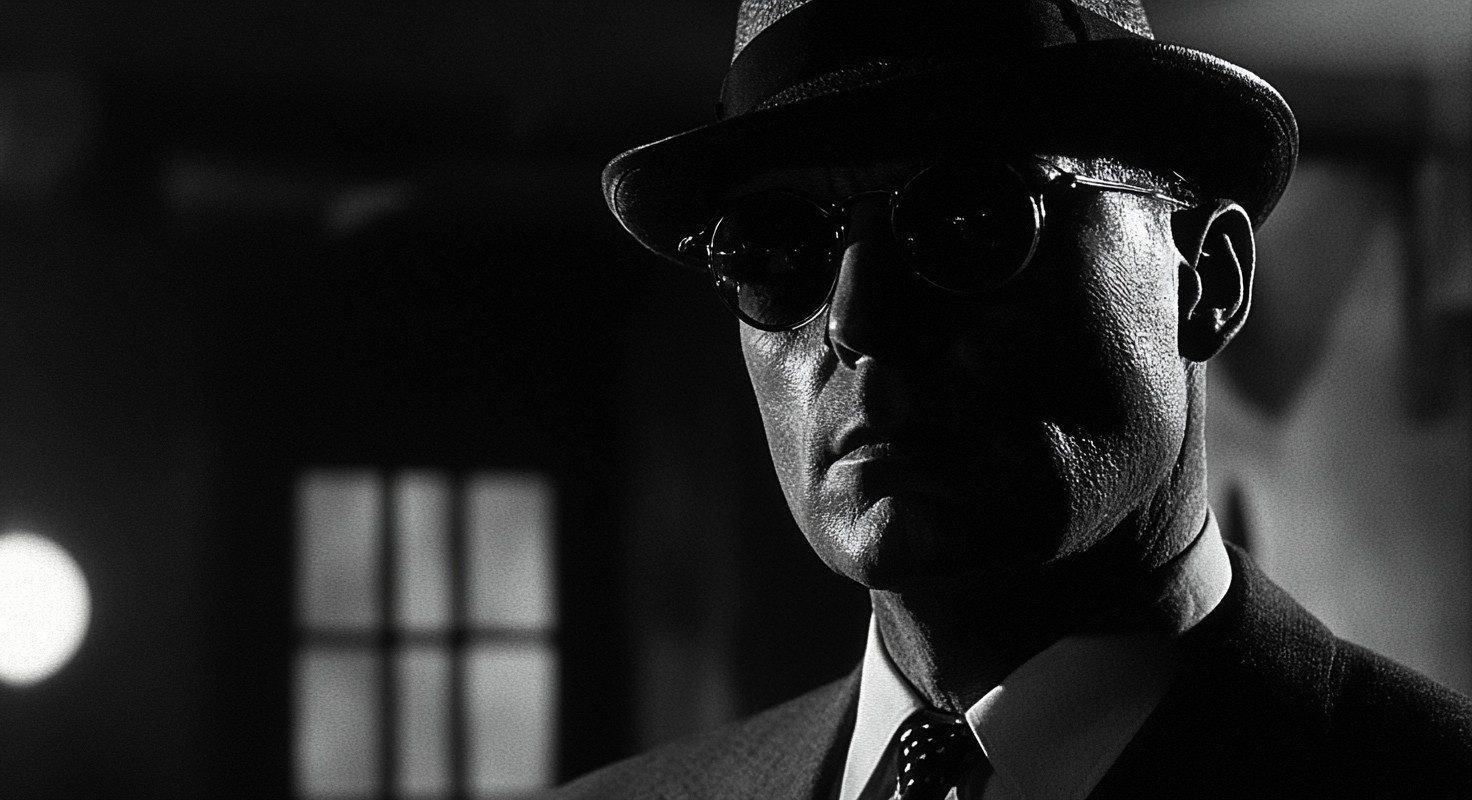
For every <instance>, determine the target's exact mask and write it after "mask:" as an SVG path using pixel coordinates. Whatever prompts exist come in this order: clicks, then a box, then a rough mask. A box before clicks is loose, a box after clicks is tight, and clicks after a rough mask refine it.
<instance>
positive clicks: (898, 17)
mask: <svg viewBox="0 0 1472 800" xmlns="http://www.w3.org/2000/svg"><path fill="white" fill-rule="evenodd" d="M1009 148H1015V149H1016V150H1015V151H1017V152H1021V151H1027V152H1058V153H1066V154H1069V155H1075V156H1080V157H1088V156H1112V157H1116V158H1123V159H1126V160H1129V161H1130V162H1131V163H1135V164H1139V165H1141V166H1145V167H1150V168H1155V169H1161V170H1163V171H1165V172H1167V173H1169V172H1176V173H1178V174H1180V175H1181V176H1183V177H1185V178H1186V179H1187V180H1189V181H1190V182H1191V183H1192V184H1194V185H1195V186H1197V187H1199V188H1200V189H1201V191H1203V192H1204V193H1206V194H1208V195H1210V196H1213V197H1224V198H1228V199H1232V200H1235V201H1237V202H1238V203H1240V204H1241V205H1242V206H1243V207H1244V208H1245V209H1246V210H1247V212H1248V214H1249V215H1250V216H1251V217H1252V219H1253V222H1254V224H1261V223H1262V221H1263V220H1264V219H1265V218H1266V217H1267V215H1268V213H1269V212H1270V211H1271V210H1272V208H1273V206H1274V204H1275V203H1277V201H1278V198H1279V197H1280V196H1281V195H1282V193H1283V189H1284V188H1285V186H1286V185H1287V183H1288V179H1289V176H1290V175H1291V174H1292V171H1293V166H1294V162H1295V161H1296V159H1297V152H1298V129H1297V125H1296V123H1295V122H1294V119H1293V113H1292V111H1290V110H1289V108H1288V104H1287V103H1286V102H1284V100H1283V98H1282V97H1281V96H1280V95H1279V94H1278V92H1277V91H1276V90H1274V89H1273V87H1272V86H1270V85H1268V83H1267V82H1266V81H1264V80H1263V79H1261V78H1259V77H1258V76H1256V75H1254V74H1252V73H1251V72H1249V71H1247V70H1245V69H1243V68H1241V67H1239V66H1237V65H1235V64H1232V63H1230V62H1228V61H1225V60H1223V59H1221V58H1218V57H1216V56H1213V55H1210V54H1208V53H1204V52H1201V51H1199V50H1195V49H1192V48H1189V47H1183V46H1181V45H1176V44H1169V43H1166V42H1161V41H1156V40H1155V38H1154V35H1153V34H1152V33H1151V31H1150V27H1149V23H1148V22H1147V21H1146V18H1145V12H1144V9H1143V8H1142V6H1141V4H1140V2H1139V0H743V2H742V3H741V7H740V10H739V12H738V16H737V24H736V46H735V52H734V55H733V57H732V61H731V65H730V68H729V70H728V71H727V73H726V78H725V81H724V83H723V84H722V86H721V93H720V97H719V100H718V102H717V104H716V120H715V121H714V122H711V123H709V124H706V125H703V126H701V127H699V128H695V129H693V130H689V131H685V132H683V133H679V134H676V135H674V136H671V137H668V138H666V139H661V140H660V141H657V142H653V143H651V144H646V145H644V146H642V147H636V148H634V149H633V150H629V151H627V152H625V153H623V154H621V155H619V156H618V157H617V158H615V159H613V161H612V162H610V163H609V164H608V166H607V167H605V168H604V170H603V191H604V197H605V199H606V200H607V202H608V205H609V208H611V209H612V210H613V213H614V215H615V216H617V217H618V219H619V221H620V222H621V223H622V224H623V226H624V228H626V229H627V230H628V231H629V233H631V234H633V236H634V237H635V238H636V239H638V240H639V241H640V242H641V243H642V244H644V246H645V247H648V248H649V249H650V250H653V251H654V252H656V253H659V254H661V255H663V256H665V257H667V258H670V259H673V260H675V261H682V258H681V256H680V255H679V253H678V252H677V250H676V247H677V245H678V244H679V242H680V240H681V239H683V238H685V237H686V236H689V235H690V234H692V233H695V232H696V231H698V230H700V229H701V228H702V227H703V226H704V225H705V224H706V223H707V222H708V221H709V220H710V218H711V217H712V216H714V214H715V213H716V212H717V209H718V207H719V205H720V203H721V201H722V200H723V199H724V198H725V196H726V194H727V193H728V192H730V191H731V189H732V188H733V187H734V186H735V185H736V184H737V183H738V182H740V181H741V180H743V179H744V178H747V177H749V176H751V175H752V174H753V173H755V172H758V171H760V170H763V169H770V168H777V167H781V166H784V165H800V164H813V163H825V162H829V163H839V162H842V161H845V160H847V161H855V160H866V159H870V158H875V157H879V156H883V155H886V154H887V155H890V156H892V157H899V156H905V157H912V156H920V157H925V156H931V155H933V156H935V157H937V158H941V157H946V156H951V157H956V156H960V155H964V154H974V155H990V154H995V153H997V152H1006V151H1007V150H1008V149H1009Z"/></svg>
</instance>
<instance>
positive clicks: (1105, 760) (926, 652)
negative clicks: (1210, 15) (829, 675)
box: [563, 0, 1472, 800]
mask: <svg viewBox="0 0 1472 800" xmlns="http://www.w3.org/2000/svg"><path fill="white" fill-rule="evenodd" d="M718 114H719V116H720V119H719V121H717V122H716V123H714V124H712V125H708V126H705V127H703V128H700V129H697V130H694V131H689V132H686V133H683V134H680V135H678V136H674V137H671V138H669V139H666V140H663V141H660V142H656V143H654V144H651V145H647V146H645V147H642V148H639V149H636V150H632V151H630V152H628V153H625V154H623V155H621V156H619V157H618V158H617V159H615V160H614V161H613V162H612V163H611V164H610V165H609V166H608V168H607V169H606V171H605V173H604V187H605V191H606V194H607V198H608V201H609V204H610V206H611V207H612V209H613V210H614V213H615V214H616V215H617V216H618V217H619V219H620V221H621V222H622V223H623V224H624V226H625V227H626V228H627V229H628V230H629V231H630V233H632V234H633V235H634V236H635V237H636V238H638V239H639V241H641V242H642V243H643V244H645V245H646V246H647V247H649V248H650V249H652V250H654V251H655V252H658V253H660V254H662V255H664V256H666V257H669V258H671V259H674V260H677V261H681V262H683V263H687V264H690V265H692V266H696V267H699V268H700V269H704V270H707V271H708V272H709V274H710V275H711V276H712V278H713V279H714V282H715V284H716V288H717V291H718V292H719V293H720V295H721V297H722V299H723V300H724V301H725V302H726V304H727V305H728V306H729V307H730V308H731V310H732V311H733V312H734V313H735V314H736V316H737V317H738V318H739V319H741V321H742V322H741V327H740V336H741V345H742V349H743V352H744V354H745V358H746V363H747V366H748V370H749V373H750V377H751V382H752V386H753V388H754V389H755V393H756V398H757V401H758V404H759V406H760V409H761V413H762V417H763V419H764V421H765V425H766V431H767V438H768V444H769V446H770V449H771V452H772V456H773V461H774V463H775V465H776V469H777V473H778V476H779V478H780V481H781V484H782V487H783V490H784V492H785V495H786V498H787V501H788V504H789V506H790V507H791V509H792V512H793V514H794V516H795V517H796V519H797V522H798V524H799V527H800V528H801V529H802V531H803V533H804V535H805V536H806V537H807V539H808V541H809V543H810V544H811V545H812V547H813V549H814V550H815V551H816V553H817V554H818V556H819V557H821V558H822V559H823V560H824V562H825V563H826V564H827V565H828V566H829V567H830V568H832V569H833V570H835V571H836V572H838V573H840V574H842V575H844V576H846V577H849V578H851V579H852V580H854V581H855V582H857V583H859V584H861V585H863V586H865V587H867V588H868V590H869V592H870V595H871V599H872V604H873V618H872V620H873V621H872V624H871V626H870V634H869V641H868V647H867V651H866V654H865V657H864V661H863V664H862V665H861V666H860V667H859V669H858V670H857V671H856V672H855V673H854V674H853V675H851V676H850V677H849V678H847V679H845V680H842V681H840V682H838V683H836V684H833V685H831V686H827V687H824V688H821V689H818V690H817V691H815V692H813V693H811V694H809V695H806V696H804V697H802V698H799V699H797V700H795V701H792V702H790V703H788V704H786V705H783V706H780V707H778V708H776V709H773V710H771V711H768V712H766V713H764V714H761V715H758V716H756V717H754V718H752V719H750V720H746V721H743V722H740V723H737V724H735V725H732V726H730V727H728V728H725V729H723V730H720V731H717V732H714V733H712V734H709V735H706V736H704V737H701V738H697V739H695V740H693V741H690V742H682V743H677V744H674V745H671V746H668V747H665V748H663V749H661V750H658V751H655V752H654V753H651V754H648V755H645V756H642V757H639V758H635V759H632V760H630V761H627V762H624V763H621V764H618V765H614V766H613V767H610V768H607V769H605V770H602V771H600V772H597V773H594V774H593V775H591V776H588V777H586V778H584V779H582V780H580V781H578V782H575V783H574V784H572V785H571V786H569V787H567V788H566V789H565V790H564V792H565V795H563V796H566V797H588V798H595V797H596V798H609V797H792V798H798V797H803V798H808V797H814V798H834V797H836V798H845V800H847V799H848V798H888V797H891V796H899V797H905V798H912V797H913V798H920V797H927V798H928V797H945V796H957V797H961V798H985V799H986V800H991V799H992V798H1013V797H1030V798H1082V797H1141V796H1145V797H1157V796H1166V797H1199V796H1231V797H1261V796H1284V797H1314V796H1324V797H1339V796H1347V795H1348V796H1355V795H1361V796H1400V795H1410V796H1424V795H1439V794H1446V795H1449V796H1469V795H1464V792H1466V791H1468V789H1469V788H1472V703H1469V701H1468V700H1467V698H1464V697H1461V696H1459V695H1456V694H1455V693H1453V692H1451V691H1449V690H1447V689H1444V688H1442V687H1439V686H1437V685H1435V684H1434V683H1432V682H1431V681H1429V680H1428V679H1426V678H1424V677H1422V676H1420V675H1417V674H1415V673H1413V672H1411V671H1409V670H1407V669H1405V668H1403V667H1400V666H1398V665H1395V664H1393V663H1391V662H1389V661H1387V660H1385V659H1384V658H1382V657H1379V656H1376V655H1374V654H1371V653H1369V652H1368V651H1365V650H1363V649H1361V648H1359V647H1356V646H1354V645H1351V644H1348V643H1346V642H1343V641H1341V640H1338V639H1336V638H1334V637H1333V636H1332V635H1331V634H1330V633H1329V632H1328V631H1327V630H1326V629H1325V628H1324V627H1323V626H1322V625H1321V624H1320V623H1318V622H1317V621H1316V620H1314V619H1313V618H1312V617H1311V616H1309V615H1308V614H1307V613H1306V612H1305V611H1304V610H1303V609H1301V608H1300V607H1298V606H1297V605H1296V604H1294V603H1293V601H1292V600H1290V599H1289V598H1288V597H1287V596H1286V595H1284V594H1283V593H1282V592H1281V591H1280V590H1279V589H1277V588H1276V587H1274V586H1273V585H1272V584H1271V583H1270V582H1269V581H1268V580H1267V579H1266V578H1265V577H1263V576H1262V574H1261V573H1260V572H1258V571H1257V570H1256V568H1255V567H1254V566H1253V565H1252V563H1251V562H1250V561H1249V560H1248V559H1247V558H1246V556H1245V555H1244V554H1242V553H1241V552H1239V551H1236V550H1234V549H1230V548H1228V547H1226V546H1224V545H1223V543H1222V540H1221V536H1220V533H1219V532H1218V530H1217V527H1216V523H1215V521H1214V519H1213V517H1212V515H1211V512H1210V510H1209V509H1208V507H1207V502H1206V497H1207V491H1206V474H1207V473H1206V456H1205V444H1204V437H1203V427H1204V416H1203V415H1204V413H1205V399H1206V394H1205V393H1206V384H1205V377H1206V364H1207V362H1208V361H1209V360H1210V359H1211V358H1212V357H1213V356H1214V355H1215V354H1216V353H1217V352H1219V351H1220V350H1221V348H1222V347H1224V346H1225V345H1226V344H1227V343H1228V342H1229V341H1230V339H1231V338H1232V336H1233V335H1234V334H1235V333H1236V332H1237V330H1239V328H1240V327H1241V325H1242V324H1243V322H1244V320H1245V319H1246V316H1247V311H1248V307H1249V301H1250V298H1251V292H1252V279H1253V272H1254V268H1255V263H1254V249H1253V231H1254V228H1255V227H1256V226H1257V225H1259V224H1261V222H1262V221H1263V220H1264V219H1265V218H1266V217H1267V215H1268V213H1269V212H1270V211H1271V209H1272V208H1273V205H1274V203H1275V202H1276V201H1277V199H1278V197H1279V196H1280V195H1281V193H1282V191H1283V189H1284V187H1285V185H1286V183H1287V181H1288V178H1289V175H1290V173H1291V172H1292V168H1293V163H1294V159H1295V155H1296V148H1297V134H1296V128H1295V126H1294V122H1293V117H1292V114H1291V112H1290V111H1289V109H1288V107H1287V105H1286V104H1285V103H1284V101H1283V100H1282V99H1281V98H1280V97H1279V96H1278V94H1277V93H1276V92H1275V91H1274V90H1273V89H1272V87H1270V86H1269V85H1267V84H1266V83H1265V82H1263V81H1262V80H1261V79H1260V78H1258V77H1257V76H1255V75H1252V74H1251V73H1249V72H1246V71H1245V70H1242V69H1241V68H1239V67H1236V66H1234V65H1231V64H1229V63H1227V62H1225V61H1222V60H1221V59H1218V58H1215V57H1213V56H1210V55H1207V54H1204V53H1201V52H1198V51H1194V50H1191V49H1188V48H1184V47H1180V46H1175V45H1168V44H1163V43H1159V42H1156V41H1154V40H1153V38H1152V37H1151V34H1150V31H1149V28H1148V23H1147V22H1146V20H1145V16H1144V12H1143V10H1142V9H1141V8H1140V6H1139V5H1138V2H1136V1H1135V0H1077V2H1076V3H1075V2H1070V1H1069V0H994V1H993V2H980V1H979V0H972V1H970V2H963V1H962V0H954V1H947V0H930V1H926V2H921V1H919V0H909V2H903V1H902V0H890V1H888V2H884V1H881V0H806V2H804V0H749V1H748V2H743V3H742V5H741V11H740V16H739V20H738V24H737V36H736V55H735V58H734V60H733V62H732V64H731V68H730V72H729V73H728V75H727V78H726V82H725V85H724V86H723V88H722V95H721V101H720V103H719V105H718ZM778 668H780V665H774V669H778Z"/></svg>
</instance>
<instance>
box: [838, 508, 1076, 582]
mask: <svg viewBox="0 0 1472 800" xmlns="http://www.w3.org/2000/svg"><path fill="white" fill-rule="evenodd" d="M917 506H921V507H917ZM828 523H829V524H827V525H824V526H823V532H822V533H821V534H820V535H819V536H820V538H818V539H814V538H813V537H812V536H809V543H810V544H812V545H813V548H814V550H816V551H817V553H818V556H819V557H820V558H822V560H823V562H824V563H825V564H827V565H828V568H829V569H831V570H833V571H834V572H836V573H838V574H839V575H842V576H844V577H846V578H848V579H849V580H852V581H854V582H855V583H858V584H860V585H861V586H864V587H865V588H867V589H872V590H877V591H905V590H906V589H917V588H921V587H932V588H934V587H942V586H947V585H957V584H960V585H964V584H965V583H966V582H975V581H982V580H986V579H988V578H1001V577H1004V576H1008V575H1016V574H1019V573H1022V572H1026V571H1028V570H1029V569H1036V568H1037V567H1039V566H1042V565H1043V564H1044V563H1046V562H1047V561H1049V560H1050V559H1051V558H1052V557H1053V554H1054V553H1053V550H1052V549H1051V548H1048V547H1042V548H1038V547H1037V546H1036V545H1037V544H1039V543H1038V542H1030V541H1026V539H1027V537H1017V536H1015V533H1016V529H1015V528H1010V527H1008V528H1004V527H1003V526H991V525H984V526H977V525H975V524H974V522H973V523H972V524H966V523H965V522H964V521H962V520H957V519H940V520H938V519H935V518H933V514H932V513H927V509H925V508H923V504H914V503H907V502H903V501H898V500H895V499H894V498H884V499H883V500H881V501H880V502H878V503H875V504H874V505H873V506H871V507H869V508H868V509H866V510H865V511H864V512H863V513H861V514H860V515H858V518H857V519H852V518H849V519H843V520H832V519H830V520H828ZM1030 545H1031V546H1030Z"/></svg>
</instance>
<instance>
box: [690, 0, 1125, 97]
mask: <svg viewBox="0 0 1472 800" xmlns="http://www.w3.org/2000/svg"><path fill="white" fill-rule="evenodd" d="M958 5H961V6H962V7H960V8H958V7H957V6H958ZM1145 38H1147V37H1143V36H1140V35H1139V34H1136V33H1133V32H1131V31H1129V30H1127V29H1125V28H1123V27H1121V26H1119V25H1118V24H1116V23H1115V22H1113V21H1112V20H1109V19H1107V18H1105V17H1103V16H1100V15H1099V14H1096V13H1094V12H1093V11H1090V10H1089V9H1087V8H1080V7H1078V6H1076V5H1075V4H1074V3H1072V2H1070V0H1023V2H1011V3H994V2H975V3H970V4H965V5H962V4H954V3H953V4H939V5H932V4H928V3H905V2H895V0H889V1H888V2H884V1H883V0H860V1H856V0H811V1H810V2H808V3H805V4H804V5H802V6H800V7H798V8H795V9H793V10H792V11H790V12H789V13H787V14H786V15H784V16H782V17H781V18H780V19H778V20H777V21H776V22H774V23H772V24H771V25H769V26H768V27H767V28H765V29H764V30H762V31H761V32H760V33H758V34H757V35H756V36H755V37H754V38H753V39H751V41H750V42H748V43H747V44H746V46H745V47H743V48H742V49H741V51H740V52H739V53H738V54H737V56H736V58H735V60H734V61H732V62H731V67H730V69H729V71H728V72H727V73H726V79H725V82H724V83H723V84H722V86H721V97H720V101H719V102H718V103H717V105H716V118H717V119H728V118H730V117H735V116H740V115H742V114H746V113H748V112H750V111H754V110H758V109H762V108H769V107H772V106H775V105H782V104H784V98H785V97H788V96H790V97H791V98H792V99H806V98H808V97H812V96H814V95H815V94H822V93H824V92H823V91H822V89H821V88H819V89H817V90H814V89H813V87H814V85H815V84H821V83H822V82H824V81H825V80H827V81H829V82H831V83H833V84H834V87H833V88H835V89H837V88H847V87H846V86H844V84H850V83H851V82H852V81H853V80H860V81H863V82H872V81H873V80H875V79H876V77H879V78H880V79H882V76H897V75H902V74H906V73H908V72H911V71H915V70H920V69H927V68H933V67H936V66H938V65H942V64H947V63H957V62H965V61H971V62H975V61H983V60H995V61H1005V60H1007V59H1008V58H1009V57H1017V56H1020V55H1022V54H1024V53H1027V52H1030V51H1036V50H1037V49H1038V48H1040V47H1051V46H1055V45H1061V44H1074V43H1078V42H1085V41H1097V40H1101V39H1145ZM845 74H847V75H850V76H852V78H851V79H850V80H845V79H844V77H843V76H844V75H845Z"/></svg>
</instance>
